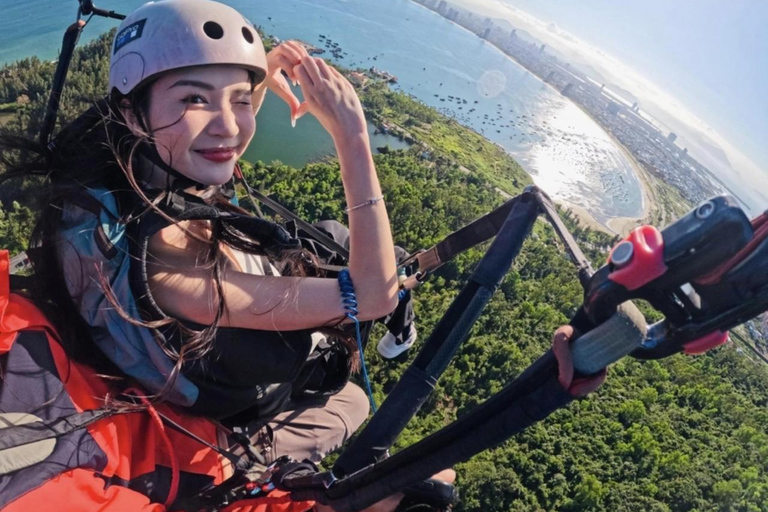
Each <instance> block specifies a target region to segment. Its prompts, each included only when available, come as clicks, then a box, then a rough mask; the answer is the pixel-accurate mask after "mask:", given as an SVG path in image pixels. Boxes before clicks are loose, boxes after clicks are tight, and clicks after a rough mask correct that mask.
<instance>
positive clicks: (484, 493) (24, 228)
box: [0, 39, 768, 512]
mask: <svg viewBox="0 0 768 512" xmlns="http://www.w3.org/2000/svg"><path fill="white" fill-rule="evenodd" d="M106 41H107V40H106V39H101V40H98V41H96V42H95V43H93V44H90V45H88V46H86V47H85V48H83V49H81V50H80V51H79V53H78V54H77V55H76V57H75V59H74V61H73V69H72V70H71V72H70V78H69V89H68V90H67V91H65V98H66V100H65V111H64V117H65V118H68V119H71V118H72V116H73V115H74V113H75V112H77V111H80V110H83V106H84V105H83V103H81V102H79V100H78V101H76V100H77V99H78V98H80V97H81V96H85V97H86V98H92V97H94V96H95V95H97V94H98V92H99V91H103V90H104V84H105V77H104V73H105V71H106V55H107V54H108V52H107V51H106V48H107V42H106ZM52 69H53V68H52V65H51V64H49V63H45V62H41V61H38V60H35V59H28V60H26V61H22V62H21V63H18V64H15V65H13V66H10V67H7V68H5V69H3V70H0V103H15V104H16V105H15V107H14V109H15V110H14V116H13V117H12V119H11V121H9V123H8V124H7V125H6V128H7V129H9V130H13V131H14V132H16V133H19V132H21V133H24V132H26V133H28V134H30V135H33V134H34V132H35V127H36V126H38V124H37V123H38V122H39V117H40V114H41V112H42V105H43V102H44V101H45V96H46V93H47V89H46V88H47V86H48V85H49V84H50V74H51V72H52ZM74 91H77V92H74ZM364 101H365V104H366V107H367V109H368V111H369V114H370V115H372V116H377V119H379V120H381V121H386V122H390V123H394V124H397V125H399V126H403V127H404V128H406V129H407V130H408V131H409V133H410V134H411V135H412V136H413V137H414V138H416V139H418V140H420V141H422V142H424V143H425V144H426V146H425V147H427V148H428V149H429V151H428V153H429V155H427V156H425V155H424V147H420V146H418V145H414V146H413V148H412V149H411V150H409V151H395V152H391V153H389V154H386V155H377V156H376V164H377V169H378V172H379V175H380V178H381V182H382V186H383V189H384V190H385V193H386V201H387V206H388V209H389V212H390V215H391V219H392V227H393V231H394V236H395V239H396V241H397V242H398V243H399V244H401V245H403V246H404V247H407V248H410V249H417V248H421V247H429V246H430V245H431V244H433V243H435V242H436V241H438V240H439V239H440V238H441V237H443V236H445V235H446V234H448V233H449V232H450V231H451V230H453V229H456V228H458V227H460V226H462V225H464V224H465V223H467V222H468V221H470V220H472V219H474V218H476V217H477V216H479V215H481V214H483V213H485V212H487V211H489V210H490V209H492V208H493V207H494V206H497V205H498V204H500V202H501V201H502V199H501V197H500V196H499V194H498V193H497V191H496V190H495V187H496V186H500V185H501V184H503V185H504V188H505V189H506V190H507V191H509V192H514V191H516V190H519V188H520V187H521V186H523V185H524V184H525V183H527V182H528V179H527V178H526V177H525V176H523V175H522V174H521V172H520V171H519V166H517V164H515V163H514V162H513V161H512V160H511V159H510V158H508V157H506V156H504V155H503V154H500V153H493V151H494V149H493V148H494V147H495V146H493V144H491V143H489V142H487V141H484V140H483V139H482V138H480V137H479V136H477V135H476V134H472V133H471V132H469V131H468V130H466V129H464V128H462V127H460V126H458V125H455V124H454V123H452V122H450V121H448V120H446V119H444V118H442V117H440V116H439V115H438V114H437V113H436V112H434V111H432V110H429V109H427V108H426V107H424V106H423V105H420V104H418V103H417V102H415V101H414V100H413V99H412V98H408V97H407V96H404V95H402V94H396V93H392V92H390V91H388V90H387V89H386V88H384V87H381V86H376V87H374V88H373V89H370V90H369V91H367V92H366V93H365V95H364ZM430 127H432V129H433V130H432V131H430V130H429V128H430ZM264 129H268V128H267V127H265V128H264ZM492 162H496V165H491V163H492ZM462 168H464V169H470V170H471V171H472V172H471V173H469V174H468V173H467V172H465V171H464V170H462ZM499 169H504V170H505V171H504V173H503V176H499V175H495V174H494V172H496V171H498V170H499ZM246 175H247V177H248V179H249V180H250V181H251V182H252V183H254V184H256V185H258V186H259V187H261V188H262V189H263V190H265V191H266V192H268V193H269V194H271V195H273V196H274V197H275V198H277V199H279V200H280V201H281V202H283V203H284V204H285V205H287V206H288V207H290V208H291V209H293V210H294V211H295V212H297V213H298V214H300V215H302V216H304V217H305V218H306V219H308V220H316V219H321V218H336V219H338V220H342V221H343V220H344V214H343V207H344V206H345V205H344V202H343V194H342V187H341V183H340V179H339V170H338V163H337V162H335V161H328V162H322V163H313V164H309V165H307V166H305V167H304V168H303V169H295V168H291V167H288V166H285V165H282V164H280V163H279V162H273V163H267V164H265V163H262V162H257V163H254V164H253V165H247V166H246ZM9 196H19V197H23V194H20V193H19V192H18V191H11V192H6V193H5V194H4V195H3V196H2V197H9ZM7 204H8V205H11V208H4V209H3V211H2V212H0V246H3V247H7V248H11V249H12V250H18V249H19V248H21V247H23V243H24V240H25V239H26V237H27V236H28V232H29V227H30V225H31V221H32V213H31V212H30V211H29V209H28V208H25V207H24V206H20V205H18V204H12V203H10V202H8V203H7ZM569 222H570V223H571V226H572V227H573V228H574V230H575V232H576V234H577V236H578V238H579V239H580V241H581V242H582V243H583V244H584V246H585V247H586V248H587V249H588V252H589V254H590V255H591V257H592V258H593V259H594V260H595V261H598V260H600V259H603V258H604V256H603V255H601V251H602V250H604V248H605V247H606V246H607V245H608V244H609V243H610V241H611V240H610V237H608V236H606V235H604V234H600V233H594V232H590V231H587V230H585V229H583V228H579V227H577V226H576V225H575V224H574V222H573V221H572V220H571V221H569ZM481 253H482V251H481V250H480V249H477V250H474V251H470V252H469V253H467V254H465V255H463V256H461V257H459V258H457V259H455V260H454V261H452V262H451V263H449V264H448V265H446V266H445V267H443V269H441V271H440V272H439V273H438V275H436V276H435V277H433V278H432V279H431V280H430V281H429V282H427V283H426V284H425V285H424V286H423V287H422V288H420V289H419V290H418V291H417V292H416V294H415V296H416V310H417V314H418V328H419V332H420V335H421V337H422V339H424V338H426V337H427V335H428V333H429V332H430V331H431V329H432V327H433V326H434V325H435V323H436V322H437V321H438V320H439V318H440V316H441V315H442V313H443V312H444V311H445V310H446V308H447V306H448V304H450V301H451V299H452V298H453V297H454V296H455V295H456V293H457V292H458V290H459V289H460V287H461V285H462V283H463V281H464V279H465V278H466V277H467V275H468V274H469V273H470V272H471V270H472V268H473V264H474V263H475V262H476V261H477V259H478V258H479V257H480V255H481ZM580 302H581V290H580V287H579V284H578V282H577V280H576V276H575V273H574V271H573V267H572V265H571V264H570V263H569V262H568V261H567V260H566V258H565V257H564V255H563V250H562V247H561V246H560V245H559V243H558V242H557V241H556V240H555V238H554V236H553V233H552V230H551V228H549V227H548V226H547V225H546V224H544V223H537V225H536V226H535V230H534V234H533V236H531V237H529V239H528V241H527V242H526V244H525V247H524V250H523V252H522V254H521V255H520V257H519V258H518V261H517V262H516V264H515V266H514V268H513V270H512V271H511V272H510V273H509V275H508V276H507V277H506V279H505V281H504V283H503V284H502V286H501V289H500V291H499V292H498V293H497V294H496V295H495V296H494V298H493V299H492V301H491V303H490V305H489V306H488V308H487V310H486V312H485V313H484V314H483V316H482V317H481V318H480V320H479V321H478V323H477V325H476V326H475V328H474V331H473V334H472V337H471V339H470V340H469V341H468V342H467V343H466V345H465V346H464V347H463V348H462V349H461V351H460V353H459V354H458V355H457V357H456V359H455V361H454V363H453V365H452V366H451V367H450V368H449V369H448V371H447V372H446V374H445V375H444V376H443V378H442V379H441V380H440V382H439V385H438V388H437V390H436V392H435V394H434V396H433V397H432V398H431V399H430V400H429V402H428V403H427V404H426V406H425V407H424V409H423V410H422V411H421V412H420V413H419V415H418V417H417V418H415V419H414V421H413V422H412V423H411V424H410V426H409V428H408V430H407V431H406V432H405V434H404V435H403V436H402V438H401V440H400V442H399V444H398V447H403V446H406V445H408V444H411V443H413V442H415V441H417V440H418V439H420V438H422V437H423V436H425V435H426V434H428V433H430V432H433V431H435V430H436V429H438V428H439V427H440V426H441V425H443V424H445V423H446V422H447V421H450V420H451V419H453V418H455V417H456V416H459V415H462V414H466V413H468V412H469V411H470V410H471V408H472V407H473V406H474V405H476V404H477V403H479V402H481V401H482V400H484V399H486V398H487V397H488V396H490V395H491V394H493V393H494V392H496V391H498V390H499V389H501V388H502V387H503V386H504V384H505V383H506V382H508V381H510V380H511V379H513V378H514V377H515V376H516V375H518V374H519V373H520V372H521V371H522V370H523V369H524V368H525V367H526V365H528V364H529V363H530V362H531V361H533V360H534V359H535V358H536V357H538V356H539V355H540V354H541V353H543V352H544V351H545V350H546V349H547V347H548V346H549V342H550V337H551V334H552V332H553V331H554V329H555V328H556V327H557V326H559V325H561V324H563V323H565V322H567V320H568V318H569V317H570V315H572V314H573V313H574V311H575V310H576V308H577V307H578V305H579V304H580ZM381 334H383V331H376V332H375V333H374V336H373V338H372V339H373V340H374V341H375V340H376V339H377V336H378V335H381ZM373 345H375V343H371V346H370V347H369V350H368V351H367V359H368V361H369V364H370V366H371V371H372V381H373V384H374V390H375V395H376V398H377V400H378V401H381V400H382V399H383V398H384V397H385V395H386V393H387V391H389V390H390V389H391V388H392V386H393V385H394V384H395V382H396V381H397V379H398V376H399V375H400V373H401V371H402V370H403V369H404V364H403V362H397V361H385V360H382V359H381V358H380V357H379V356H378V355H377V354H376V351H375V348H374V346H373ZM414 356H415V351H414V353H411V354H409V356H408V358H409V359H410V358H413V357H414ZM767 406H768V373H767V372H766V368H764V367H762V366H757V365H755V364H754V363H753V362H752V361H751V360H749V359H748V358H746V357H744V356H743V355H742V354H740V353H739V352H738V351H737V350H736V349H735V347H733V346H725V347H723V348H720V349H718V350H715V351H713V352H712V353H709V354H707V355H705V356H702V357H698V358H689V357H683V356H676V357H672V358H669V359H667V360H662V361H659V362H640V361H635V360H631V359H626V360H624V361H621V362H620V363H618V364H616V365H615V366H614V367H613V368H612V369H611V371H610V376H609V379H608V381H607V383H606V384H605V385H604V386H603V387H602V388H601V389H600V390H599V391H598V392H596V393H594V394H592V395H591V396H589V397H588V398H586V399H584V400H581V401H578V402H574V403H573V404H572V405H571V406H570V407H569V408H568V409H565V410H561V411H559V412H557V413H556V414H554V415H552V417H550V418H549V419H547V420H546V421H543V422H541V423H540V424H537V425H535V426H534V427H532V428H530V429H529V430H528V431H526V432H524V433H523V434H521V435H519V436H517V437H515V438H514V439H511V440H509V441H508V442H506V443H504V444H503V445H501V446H499V447H498V448H496V449H494V450H491V451H488V452H486V453H483V454H481V455H479V456H477V457H476V458H474V459H473V460H471V461H469V462H466V463H464V464H461V465H460V466H459V467H458V468H457V470H458V473H459V485H460V486H461V494H462V503H461V505H460V507H459V508H460V510H463V511H483V512H502V511H510V510H568V511H575V510H612V511H647V510H652V511H687V510H691V511H693V510H696V511H704V510H722V511H731V510H733V511H736V510H747V511H760V510H768V474H767V473H766V467H767V463H768V430H767V427H766V425H768V409H767V408H766V407H767Z"/></svg>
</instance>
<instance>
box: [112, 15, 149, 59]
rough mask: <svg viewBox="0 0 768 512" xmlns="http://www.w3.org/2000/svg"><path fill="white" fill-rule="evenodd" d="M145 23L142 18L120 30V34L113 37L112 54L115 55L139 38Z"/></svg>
mask: <svg viewBox="0 0 768 512" xmlns="http://www.w3.org/2000/svg"><path fill="white" fill-rule="evenodd" d="M146 21H147V19H146V18H144V19H143V20H139V21H137V22H136V23H133V24H132V25H129V26H127V27H125V28H124V29H123V30H121V31H120V33H119V34H117V36H115V49H114V50H113V52H112V53H113V54H115V53H117V52H118V50H120V48H122V47H123V46H125V45H127V44H128V43H130V42H131V41H135V40H137V39H138V38H140V37H141V33H142V32H143V31H144V23H146Z"/></svg>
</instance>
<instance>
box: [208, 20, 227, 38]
mask: <svg viewBox="0 0 768 512" xmlns="http://www.w3.org/2000/svg"><path fill="white" fill-rule="evenodd" d="M203 32H205V35H207V36H208V37H210V38H211V39H221V38H222V37H224V29H223V28H221V25H219V24H218V23H216V22H215V21H207V22H205V25H203Z"/></svg>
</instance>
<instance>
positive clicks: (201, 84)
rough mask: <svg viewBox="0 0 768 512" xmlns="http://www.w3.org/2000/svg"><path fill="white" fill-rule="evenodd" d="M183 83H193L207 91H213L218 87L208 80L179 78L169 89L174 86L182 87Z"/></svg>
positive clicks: (193, 85) (194, 85)
mask: <svg viewBox="0 0 768 512" xmlns="http://www.w3.org/2000/svg"><path fill="white" fill-rule="evenodd" d="M183 85H191V86H192V87H199V88H200V89H205V90H206V91H213V90H214V89H216V88H215V87H214V86H212V85H211V84H209V83H207V82H200V81H198V80H179V81H178V82H176V83H175V84H173V85H172V86H170V87H169V88H168V89H173V88H174V87H181V86H183Z"/></svg>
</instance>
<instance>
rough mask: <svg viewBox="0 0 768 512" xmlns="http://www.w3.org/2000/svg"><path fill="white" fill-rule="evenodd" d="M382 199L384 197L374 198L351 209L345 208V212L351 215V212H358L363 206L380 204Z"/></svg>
mask: <svg viewBox="0 0 768 512" xmlns="http://www.w3.org/2000/svg"><path fill="white" fill-rule="evenodd" d="M382 199H384V196H379V197H372V198H370V199H368V200H367V201H363V202H362V203H360V204H356V205H355V206H350V207H349V208H344V211H345V212H347V213H349V212H351V211H353V210H357V209H358V208H362V207H363V206H371V205H374V204H376V203H378V202H379V201H381V200H382Z"/></svg>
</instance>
